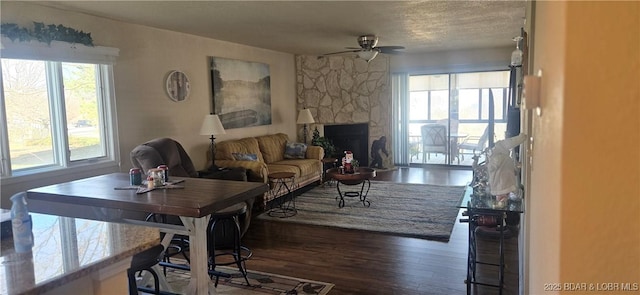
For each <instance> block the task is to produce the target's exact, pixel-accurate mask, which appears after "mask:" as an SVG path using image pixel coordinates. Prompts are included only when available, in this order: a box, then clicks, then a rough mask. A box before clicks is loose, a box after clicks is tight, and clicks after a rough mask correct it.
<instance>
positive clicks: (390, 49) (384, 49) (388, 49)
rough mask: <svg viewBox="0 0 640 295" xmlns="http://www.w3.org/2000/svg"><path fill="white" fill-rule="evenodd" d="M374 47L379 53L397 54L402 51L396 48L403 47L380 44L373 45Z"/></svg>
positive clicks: (401, 47) (402, 47)
mask: <svg viewBox="0 0 640 295" xmlns="http://www.w3.org/2000/svg"><path fill="white" fill-rule="evenodd" d="M374 49H377V50H378V51H380V53H384V54H397V53H403V51H398V49H404V46H380V47H375V48H374Z"/></svg>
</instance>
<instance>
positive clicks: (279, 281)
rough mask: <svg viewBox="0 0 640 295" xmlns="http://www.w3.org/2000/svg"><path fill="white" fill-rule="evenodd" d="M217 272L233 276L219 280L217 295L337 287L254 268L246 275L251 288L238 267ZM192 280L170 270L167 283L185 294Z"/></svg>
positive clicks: (314, 294)
mask: <svg viewBox="0 0 640 295" xmlns="http://www.w3.org/2000/svg"><path fill="white" fill-rule="evenodd" d="M174 260H177V261H174ZM172 261H173V262H174V263H181V262H180V260H179V259H175V258H174V259H172ZM183 262H184V261H183ZM216 270H217V271H221V272H224V273H228V274H231V277H230V278H222V277H221V278H220V281H219V283H218V287H217V288H216V294H218V295H265V294H266V295H276V294H277V295H289V294H297V295H325V294H327V293H329V291H330V290H331V288H333V286H334V284H330V283H324V282H317V281H312V280H306V279H300V278H294V277H288V276H281V275H277V274H271V273H266V272H260V271H253V270H251V269H249V270H248V276H247V277H248V278H249V283H250V284H251V286H247V283H246V282H245V280H244V277H243V276H242V274H240V272H239V271H238V269H237V268H232V267H226V266H218V267H216ZM190 278H191V276H190V274H189V272H188V271H184V270H179V269H173V268H167V282H168V283H169V285H171V287H172V288H173V291H174V292H178V293H180V294H185V292H184V290H185V289H186V287H187V285H188V284H189V279H190ZM214 280H215V277H214Z"/></svg>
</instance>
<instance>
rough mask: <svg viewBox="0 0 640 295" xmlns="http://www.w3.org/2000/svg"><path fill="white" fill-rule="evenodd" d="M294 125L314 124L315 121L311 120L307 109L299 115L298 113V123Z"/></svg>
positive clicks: (311, 117) (309, 111)
mask: <svg viewBox="0 0 640 295" xmlns="http://www.w3.org/2000/svg"><path fill="white" fill-rule="evenodd" d="M296 123H298V124H312V123H315V121H314V120H313V116H312V115H311V110H309V109H303V110H300V113H298V121H297V122H296Z"/></svg>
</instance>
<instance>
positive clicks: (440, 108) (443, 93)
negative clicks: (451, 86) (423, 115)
mask: <svg viewBox="0 0 640 295" xmlns="http://www.w3.org/2000/svg"><path fill="white" fill-rule="evenodd" d="M445 118H449V91H448V90H439V91H431V119H432V120H438V119H445Z"/></svg>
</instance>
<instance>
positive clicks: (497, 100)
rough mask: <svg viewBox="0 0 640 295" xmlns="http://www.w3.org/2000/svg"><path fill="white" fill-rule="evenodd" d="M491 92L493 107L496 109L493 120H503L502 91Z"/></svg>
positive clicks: (498, 89) (497, 89) (495, 89)
mask: <svg viewBox="0 0 640 295" xmlns="http://www.w3.org/2000/svg"><path fill="white" fill-rule="evenodd" d="M491 92H492V93H493V105H494V106H495V108H496V112H495V114H494V116H495V120H496V121H498V120H504V119H505V118H504V113H505V110H504V107H505V106H504V100H503V99H504V91H502V88H493V89H491Z"/></svg>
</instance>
